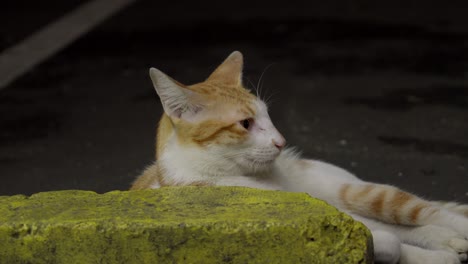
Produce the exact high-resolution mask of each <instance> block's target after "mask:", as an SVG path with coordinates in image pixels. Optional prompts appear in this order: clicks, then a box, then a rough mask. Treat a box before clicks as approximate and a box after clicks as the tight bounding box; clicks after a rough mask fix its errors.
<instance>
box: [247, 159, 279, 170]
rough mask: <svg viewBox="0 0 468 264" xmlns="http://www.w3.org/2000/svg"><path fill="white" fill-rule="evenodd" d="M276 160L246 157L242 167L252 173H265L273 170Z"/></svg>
mask: <svg viewBox="0 0 468 264" xmlns="http://www.w3.org/2000/svg"><path fill="white" fill-rule="evenodd" d="M275 160H276V157H274V158H271V159H253V158H250V157H244V158H243V162H242V163H243V164H242V165H243V167H244V168H246V169H248V170H249V171H250V172H265V171H269V170H271V169H272V167H273V165H274V163H275Z"/></svg>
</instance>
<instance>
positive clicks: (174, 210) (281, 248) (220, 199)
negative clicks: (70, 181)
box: [0, 187, 372, 264]
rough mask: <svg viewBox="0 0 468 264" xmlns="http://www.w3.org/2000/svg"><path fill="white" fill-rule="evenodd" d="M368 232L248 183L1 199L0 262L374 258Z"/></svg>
mask: <svg viewBox="0 0 468 264" xmlns="http://www.w3.org/2000/svg"><path fill="white" fill-rule="evenodd" d="M370 241H371V235H370V232H369V231H368V230H367V228H365V226H364V225H362V224H361V223H359V222H355V221H354V220H352V219H351V218H350V217H349V216H347V215H345V214H343V213H341V212H339V211H337V210H336V209H335V208H333V207H331V206H329V205H327V204H326V203H325V202H323V201H320V200H316V199H313V198H311V197H310V196H308V195H307V194H302V193H289V192H279V191H265V190H256V189H250V188H243V187H171V188H161V189H157V190H145V191H113V192H109V193H105V194H96V193H94V192H89V191H57V192H45V193H38V194H34V195H32V196H30V197H26V196H23V195H16V196H0V245H1V246H0V262H1V263H9V264H14V263H66V264H70V263H126V264H127V263H139V264H140V263H371V262H372V261H371V258H372V253H371V252H372V243H371V242H370Z"/></svg>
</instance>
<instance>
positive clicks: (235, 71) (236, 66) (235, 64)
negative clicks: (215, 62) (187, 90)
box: [208, 51, 244, 85]
mask: <svg viewBox="0 0 468 264" xmlns="http://www.w3.org/2000/svg"><path fill="white" fill-rule="evenodd" d="M243 65H244V59H243V57H242V53H240V52H239V51H234V52H233V53H231V55H229V56H228V57H227V58H226V59H225V60H224V62H223V63H221V65H219V66H218V68H216V70H215V71H214V72H213V73H212V74H211V75H210V77H208V80H213V81H219V82H223V83H225V84H232V85H241V84H242V67H243Z"/></svg>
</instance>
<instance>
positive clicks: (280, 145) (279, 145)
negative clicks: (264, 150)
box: [272, 137, 286, 150]
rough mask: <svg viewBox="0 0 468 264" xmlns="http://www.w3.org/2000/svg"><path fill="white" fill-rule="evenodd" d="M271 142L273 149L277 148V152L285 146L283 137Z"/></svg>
mask: <svg viewBox="0 0 468 264" xmlns="http://www.w3.org/2000/svg"><path fill="white" fill-rule="evenodd" d="M272 141H273V144H274V145H275V147H277V148H278V149H279V150H282V149H283V148H284V145H286V140H285V139H284V137H280V138H278V139H272Z"/></svg>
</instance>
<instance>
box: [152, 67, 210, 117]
mask: <svg viewBox="0 0 468 264" xmlns="http://www.w3.org/2000/svg"><path fill="white" fill-rule="evenodd" d="M149 74H150V77H151V81H152V82H153V86H154V89H155V90H156V93H158V95H159V98H160V99H161V103H162V106H163V108H164V112H165V113H166V114H167V115H168V116H170V117H175V118H180V119H184V120H186V121H193V120H194V118H195V116H196V114H197V113H198V112H200V110H201V109H202V105H201V104H200V103H199V102H197V97H198V96H197V94H196V93H195V92H193V91H191V90H189V89H187V88H185V87H184V85H182V84H180V83H179V82H177V81H175V80H173V79H172V78H171V77H169V76H167V75H166V74H164V73H163V72H162V71H160V70H158V69H156V68H151V69H150V70H149Z"/></svg>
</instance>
